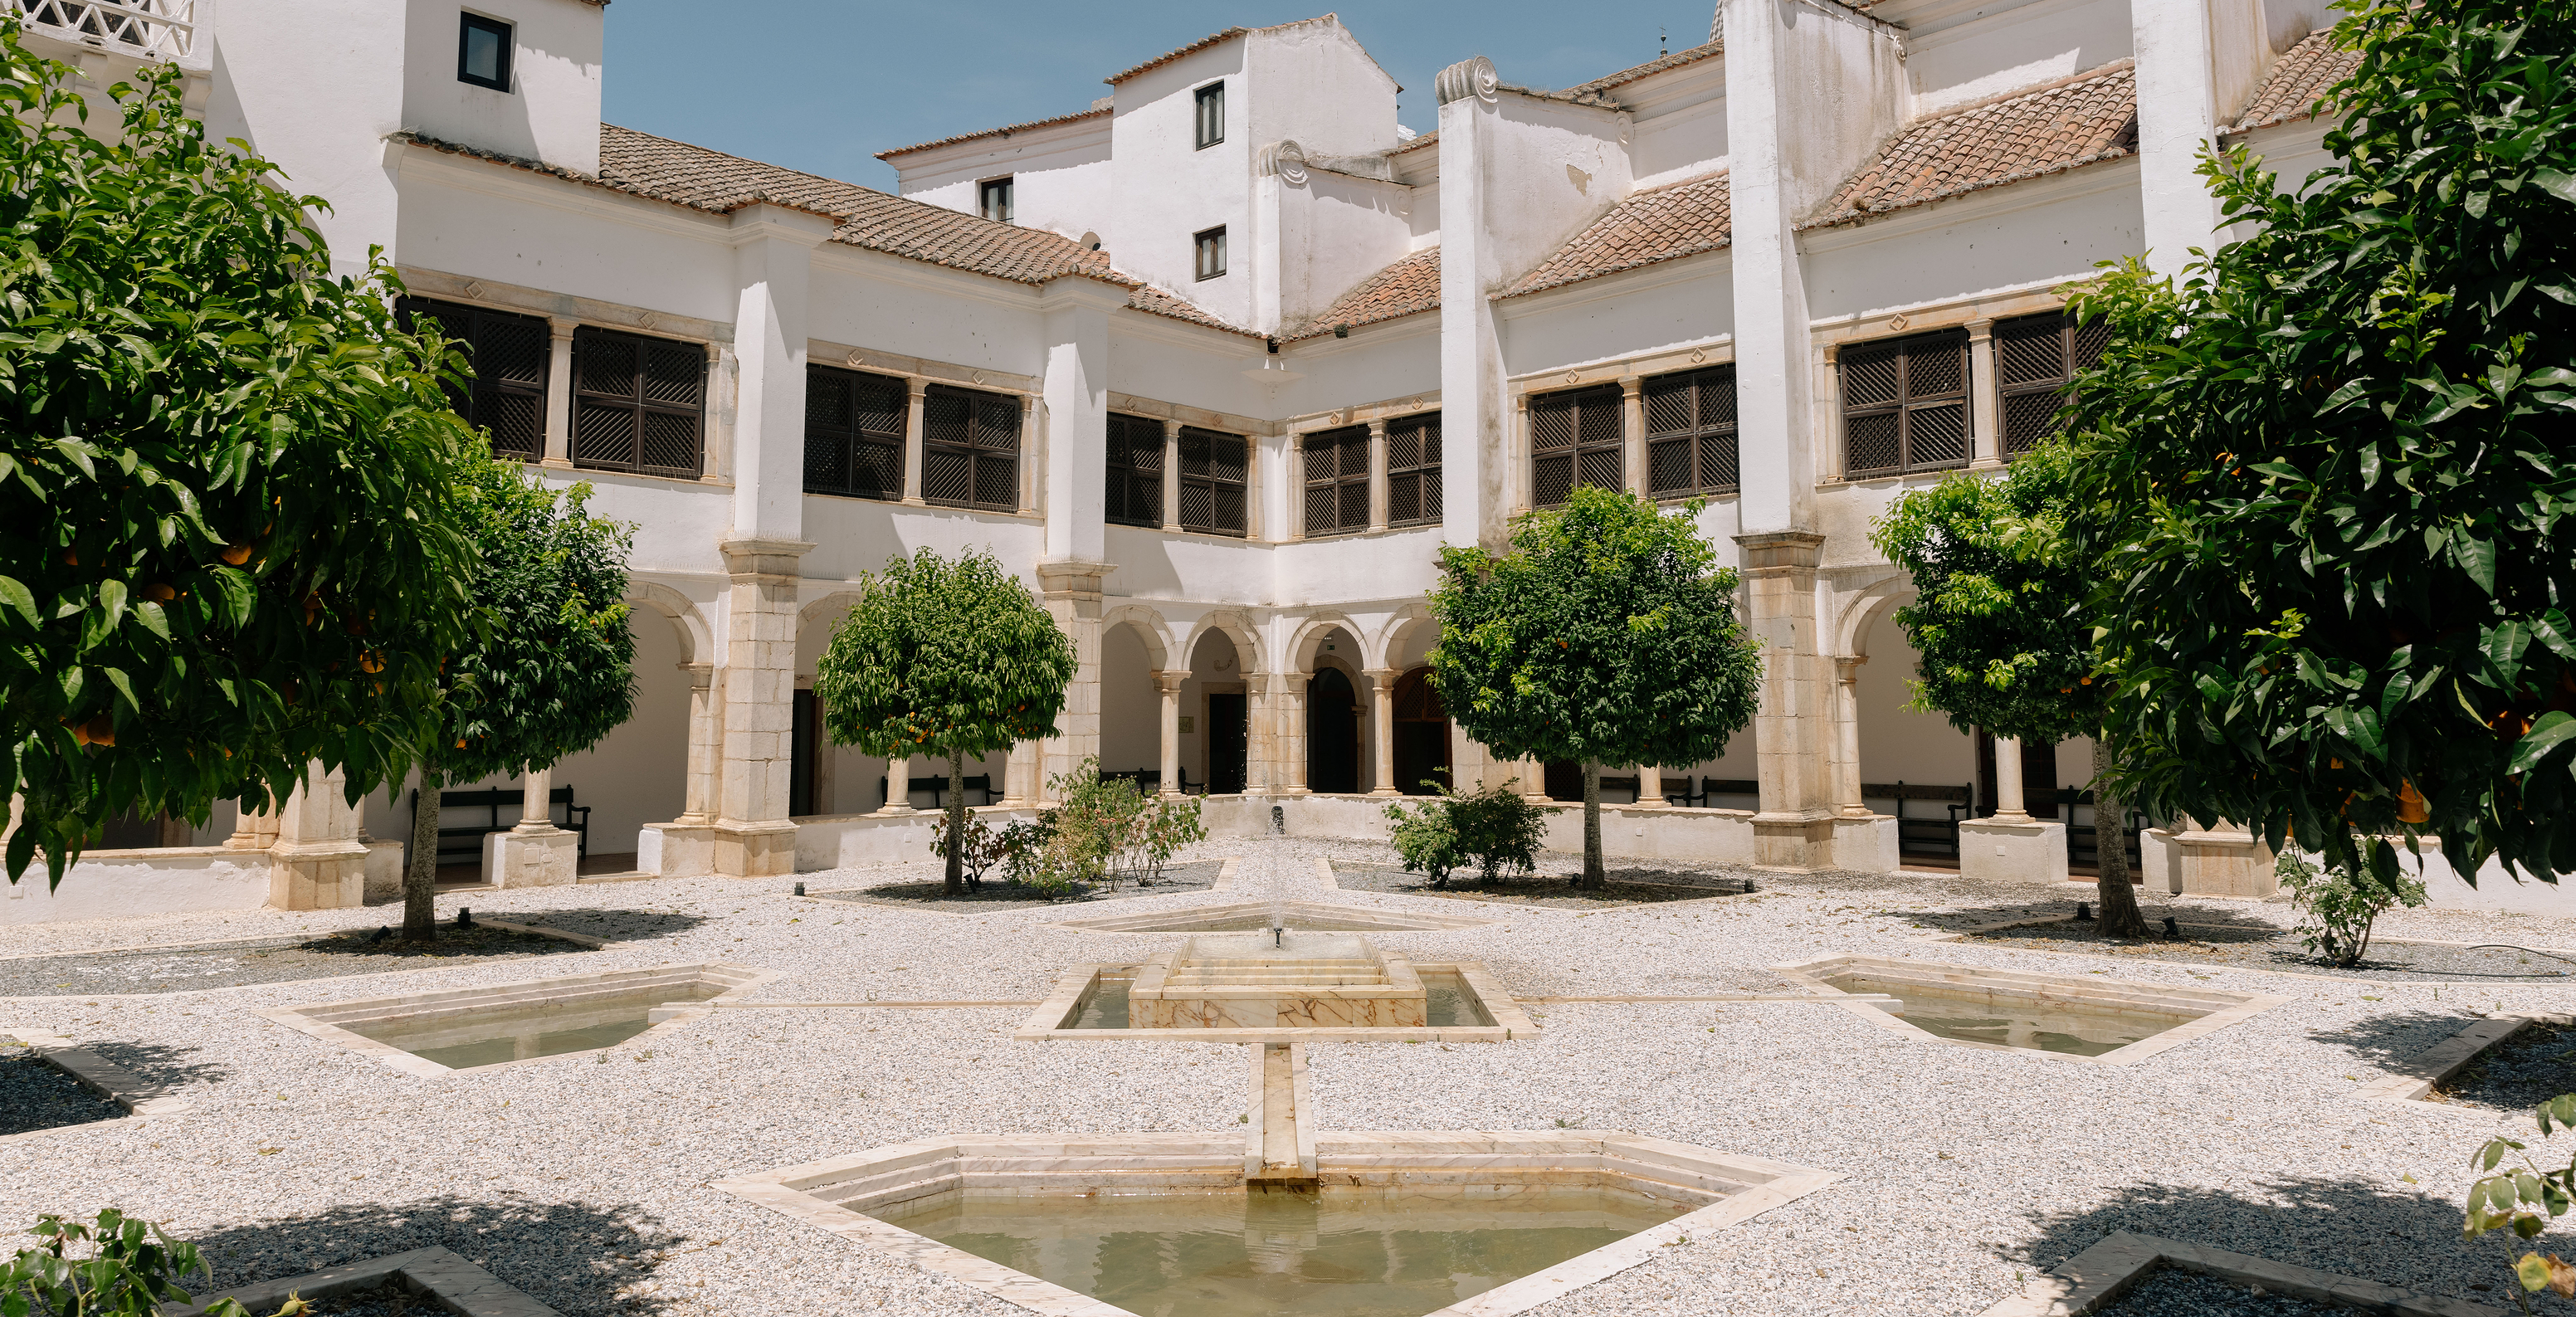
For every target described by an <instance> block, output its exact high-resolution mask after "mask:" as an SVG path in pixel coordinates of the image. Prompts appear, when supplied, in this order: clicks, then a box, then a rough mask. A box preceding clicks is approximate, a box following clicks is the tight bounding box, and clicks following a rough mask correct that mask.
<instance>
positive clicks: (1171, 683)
mask: <svg viewBox="0 0 2576 1317" xmlns="http://www.w3.org/2000/svg"><path fill="white" fill-rule="evenodd" d="M1189 679H1190V674H1189V670H1188V669H1186V668H1165V669H1163V670H1162V671H1160V672H1157V673H1155V674H1154V688H1155V689H1156V690H1158V691H1160V692H1162V696H1163V759H1162V771H1163V790H1162V794H1163V795H1165V796H1167V797H1170V798H1172V799H1175V800H1177V799H1179V798H1180V795H1181V683H1182V682H1185V681H1188V680H1189Z"/></svg>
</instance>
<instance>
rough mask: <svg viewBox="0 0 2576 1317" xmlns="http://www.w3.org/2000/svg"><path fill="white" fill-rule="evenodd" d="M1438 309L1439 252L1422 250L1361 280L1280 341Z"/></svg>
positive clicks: (1283, 336)
mask: <svg viewBox="0 0 2576 1317" xmlns="http://www.w3.org/2000/svg"><path fill="white" fill-rule="evenodd" d="M1439 306H1440V249H1439V248H1438V247H1425V248H1423V249H1422V250H1420V251H1418V252H1412V253H1409V254H1407V255H1406V256H1405V258H1404V259H1403V260H1400V261H1397V262H1395V263H1394V264H1393V265H1389V266H1388V267H1386V268H1385V269H1383V270H1380V271H1378V272H1377V273H1375V274H1373V275H1370V276H1369V277H1368V278H1366V279H1363V280H1361V281H1360V285H1359V287H1357V288H1354V289H1352V290H1350V291H1349V292H1347V293H1344V294H1342V295H1341V296H1340V297H1338V298H1336V299H1334V301H1333V304H1332V305H1331V306H1328V307H1326V308H1324V310H1323V313H1322V314H1320V315H1318V316H1316V317H1315V318H1314V319H1312V320H1310V321H1307V322H1306V327H1305V328H1303V329H1301V330H1298V331H1297V332H1296V333H1294V334H1287V335H1282V338H1283V339H1284V340H1285V341H1288V342H1295V341H1297V340H1299V339H1308V338H1321V337H1323V336H1324V335H1326V334H1329V333H1332V332H1333V326H1335V325H1349V326H1351V327H1352V328H1358V327H1359V326H1361V325H1374V324H1378V323H1380V322H1382V321H1387V320H1393V319H1395V318H1397V317H1399V316H1409V315H1412V314H1413V313H1415V312H1417V311H1432V310H1437V309H1438V308H1439Z"/></svg>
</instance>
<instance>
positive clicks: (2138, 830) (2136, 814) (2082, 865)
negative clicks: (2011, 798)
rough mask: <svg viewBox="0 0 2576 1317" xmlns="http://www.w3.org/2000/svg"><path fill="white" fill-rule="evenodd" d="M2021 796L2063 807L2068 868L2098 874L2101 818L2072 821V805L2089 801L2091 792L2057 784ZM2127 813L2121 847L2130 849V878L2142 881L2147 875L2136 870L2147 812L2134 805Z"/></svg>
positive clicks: (2141, 860)
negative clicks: (2056, 786)
mask: <svg viewBox="0 0 2576 1317" xmlns="http://www.w3.org/2000/svg"><path fill="white" fill-rule="evenodd" d="M2024 798H2025V799H2027V800H2028V801H2029V802H2030V803H2032V804H2037V803H2039V802H2041V801H2043V800H2045V801H2053V802H2055V803H2056V804H2057V806H2058V808H2059V809H2061V810H2063V811H2064V813H2063V814H2062V815H2061V817H2062V818H2064V819H2065V821H2066V868H2067V870H2068V871H2069V872H2072V873H2093V874H2098V873H2100V872H2101V871H2102V870H2101V864H2102V850H2101V846H2102V843H2101V831H2100V828H2099V826H2098V825H2099V823H2100V820H2099V819H2098V818H2097V819H2096V820H2095V821H2094V822H2093V823H2078V822H2076V821H2075V807H2076V806H2077V805H2086V806H2089V805H2091V804H2092V803H2093V793H2092V792H2090V791H2078V790H2076V789H2075V788H2073V787H2060V788H2058V789H2057V790H2054V791H2045V790H2043V791H2030V792H2026V793H2024ZM2128 815H2129V816H2128V818H2127V819H2126V820H2124V822H2125V823H2126V825H2127V826H2125V827H2123V828H2121V829H2120V833H2121V836H2120V840H2121V843H2122V845H2121V849H2123V850H2125V851H2127V852H2128V853H2129V881H2131V882H2132V883H2141V882H2145V881H2146V876H2145V875H2144V874H2142V873H2141V872H2139V871H2140V870H2141V869H2142V868H2143V867H2144V866H2145V863H2146V861H2145V859H2144V857H2143V855H2142V854H2141V852H2142V851H2143V849H2144V843H2143V842H2142V841H2141V840H2140V834H2142V833H2144V832H2145V831H2146V826H2147V816H2146V812H2145V811H2143V810H2139V809H2134V808H2133V809H2131V810H2129V811H2128Z"/></svg>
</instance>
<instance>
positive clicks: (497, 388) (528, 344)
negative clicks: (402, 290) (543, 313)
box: [394, 297, 552, 462]
mask: <svg viewBox="0 0 2576 1317" xmlns="http://www.w3.org/2000/svg"><path fill="white" fill-rule="evenodd" d="M394 311H395V313H396V314H398V315H400V316H402V317H403V319H404V321H405V322H406V324H417V323H418V321H419V319H420V318H421V317H427V318H429V319H430V320H433V321H435V322H437V324H438V328H439V332H441V333H443V334H445V335H447V339H448V342H450V343H451V344H453V345H455V347H456V348H457V349H458V350H459V351H462V352H463V353H464V354H465V364H466V369H467V370H468V371H469V372H471V375H472V378H471V379H469V380H467V381H465V382H464V383H463V384H462V385H458V384H456V383H454V382H451V383H449V384H448V386H447V398H448V405H450V406H452V407H454V408H455V409H456V414H457V415H459V416H462V417H464V418H465V423H466V424H468V425H471V426H475V427H477V428H480V429H485V430H489V431H491V432H492V453H493V455H494V456H496V457H514V458H517V459H519V460H520V461H523V462H533V461H536V460H537V459H538V458H540V457H543V456H545V418H546V351H547V348H548V347H549V345H550V343H551V339H552V336H551V335H550V334H549V333H548V332H547V328H546V322H545V321H544V320H543V319H541V318H539V317H537V316H520V315H512V314H510V313H509V312H506V311H486V310H484V309H483V308H481V307H479V306H466V305H463V304H462V303H457V302H433V301H430V300H428V299H427V298H420V297H405V298H401V299H399V300H397V301H396V302H395V303H394Z"/></svg>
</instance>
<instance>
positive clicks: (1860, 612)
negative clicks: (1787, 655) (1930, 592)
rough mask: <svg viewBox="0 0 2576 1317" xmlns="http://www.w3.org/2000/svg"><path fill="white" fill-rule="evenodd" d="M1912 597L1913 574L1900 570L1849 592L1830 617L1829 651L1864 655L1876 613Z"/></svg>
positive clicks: (1846, 655) (1876, 617) (1857, 655)
mask: <svg viewBox="0 0 2576 1317" xmlns="http://www.w3.org/2000/svg"><path fill="white" fill-rule="evenodd" d="M1913 597H1914V578H1913V577H1910V576H1907V575H1906V574H1905V573H1903V572H1890V573H1888V574H1887V575H1885V576H1882V577H1879V578H1877V579H1876V580H1873V581H1871V582H1870V583H1869V584H1867V585H1864V586H1862V587H1861V588H1860V589H1858V590H1856V591H1854V592H1852V594H1851V595H1850V596H1849V597H1848V598H1847V599H1846V600H1845V602H1844V603H1843V606H1842V609H1841V612H1840V615H1839V616H1838V617H1837V618H1836V619H1835V621H1834V649H1833V652H1834V653H1835V654H1837V655H1841V656H1844V657H1866V656H1867V654H1868V650H1867V649H1866V648H1865V645H1866V644H1867V642H1868V639H1869V629H1870V627H1871V626H1873V625H1875V624H1876V623H1877V622H1878V615H1879V614H1881V613H1884V612H1886V611H1888V610H1889V609H1892V608H1894V607H1896V606H1897V605H1898V604H1901V603H1904V602H1905V601H1906V600H1908V599H1911V598H1913Z"/></svg>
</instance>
